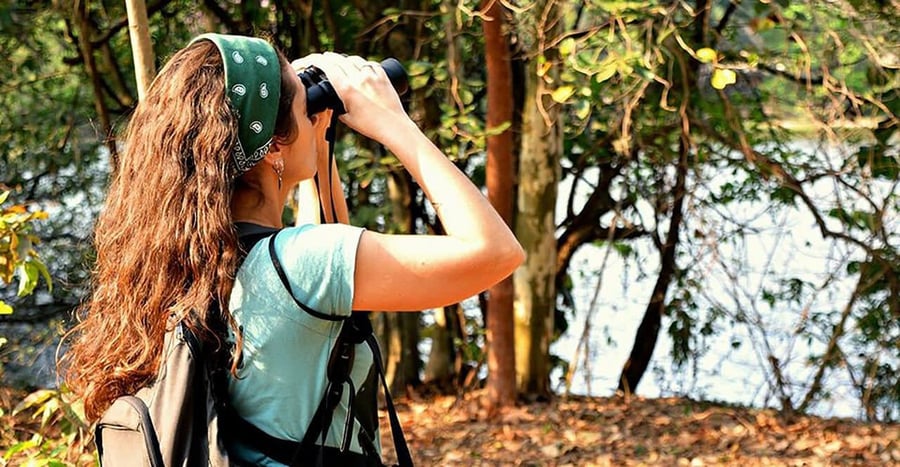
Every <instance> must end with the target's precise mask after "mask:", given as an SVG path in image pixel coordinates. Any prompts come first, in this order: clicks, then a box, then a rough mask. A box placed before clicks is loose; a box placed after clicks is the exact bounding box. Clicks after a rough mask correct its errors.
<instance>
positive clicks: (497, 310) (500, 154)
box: [482, 0, 516, 408]
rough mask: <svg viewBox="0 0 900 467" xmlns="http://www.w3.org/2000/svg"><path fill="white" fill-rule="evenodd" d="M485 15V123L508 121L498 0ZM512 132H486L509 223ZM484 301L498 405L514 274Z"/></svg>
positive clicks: (504, 386)
mask: <svg viewBox="0 0 900 467" xmlns="http://www.w3.org/2000/svg"><path fill="white" fill-rule="evenodd" d="M485 3H486V4H487V5H488V9H487V11H486V12H485V13H486V15H487V17H486V18H484V21H483V22H482V27H483V29H484V42H485V46H484V49H485V50H484V52H485V61H486V62H487V128H488V129H492V128H497V127H499V126H501V125H509V124H511V123H512V118H513V106H514V102H513V95H512V84H513V83H512V67H511V65H510V52H509V47H510V44H509V39H508V37H507V32H506V31H505V28H506V25H505V20H504V15H505V14H506V12H505V11H504V10H505V9H504V8H503V6H502V4H501V3H500V2H499V1H496V0H485V2H483V3H482V5H483V6H484V5H485ZM514 167H515V166H514V155H513V134H512V130H511V128H507V129H506V130H504V131H503V132H502V133H500V134H496V135H492V136H488V138H487V168H486V174H487V191H488V199H489V200H490V202H491V205H493V206H494V209H496V210H497V213H498V214H500V217H502V218H503V220H505V221H506V223H507V225H509V226H510V227H512V223H513V207H514V200H513V189H514V186H513V181H514V177H515V168H514ZM489 296H490V297H489V301H488V304H487V315H488V319H487V323H486V324H487V354H488V355H487V356H488V380H487V389H488V402H489V404H490V405H491V406H492V407H495V408H499V407H504V406H509V405H513V404H514V403H515V399H516V359H515V343H514V342H515V340H514V337H515V333H514V331H513V280H512V277H508V278H506V279H504V280H503V281H501V282H500V283H499V284H497V285H495V286H494V287H491V289H490V290H489Z"/></svg>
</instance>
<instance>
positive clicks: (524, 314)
mask: <svg viewBox="0 0 900 467" xmlns="http://www.w3.org/2000/svg"><path fill="white" fill-rule="evenodd" d="M530 11H531V13H530V14H532V15H534V17H535V18H534V21H530V23H531V24H536V27H535V29H534V30H530V31H529V30H524V31H520V33H521V35H522V36H523V37H524V38H525V40H526V41H527V40H528V37H527V36H528V35H532V37H533V38H532V42H534V44H533V47H529V46H528V45H527V44H526V46H525V49H526V50H543V51H544V55H545V56H546V57H547V63H554V61H555V57H553V56H550V53H551V52H553V51H552V50H548V49H545V48H544V47H545V43H544V39H545V38H548V37H556V34H555V33H554V31H555V30H556V29H557V28H558V24H559V21H558V18H557V15H558V9H557V8H556V6H555V2H554V1H553V0H549V1H541V2H537V3H536V4H535V5H534V7H533V8H532V9H531V10H530ZM527 23H528V22H526V24H527ZM534 37H536V39H534ZM535 48H536V49H535ZM526 70H527V71H526V73H525V78H524V81H525V102H524V105H523V111H522V112H523V116H522V131H521V133H522V137H521V138H522V139H521V148H520V150H519V157H520V160H519V173H520V174H523V177H522V178H521V179H520V180H519V193H518V208H519V212H518V213H517V215H516V222H515V232H516V236H517V237H518V239H519V242H520V243H521V244H522V247H523V248H524V249H525V251H526V252H527V253H528V257H527V258H526V260H525V262H524V264H523V265H522V266H521V267H520V268H519V269H518V270H517V271H516V272H515V274H514V276H513V281H514V288H515V303H514V315H515V346H516V357H517V358H516V385H517V388H518V391H519V392H520V393H521V394H522V395H524V396H526V397H528V398H545V397H549V395H550V340H551V338H552V336H553V314H554V312H555V310H556V287H555V284H554V282H555V281H554V280H555V276H556V238H555V235H554V234H555V227H556V226H555V223H554V210H555V206H556V193H557V185H558V184H559V177H560V174H559V172H560V169H559V162H560V156H561V153H562V134H561V132H562V126H561V124H560V122H559V121H558V120H559V118H558V111H557V110H556V109H555V108H554V106H553V104H552V102H551V101H550V99H549V98H548V97H547V96H548V94H549V93H550V92H551V91H552V90H551V89H548V84H547V81H545V78H551V77H553V76H554V75H556V74H558V71H557V70H556V69H555V67H551V68H550V69H549V70H547V71H546V74H545V75H544V77H542V76H539V75H538V62H537V60H534V59H532V60H530V61H529V63H528V65H527V68H526ZM524 174H527V175H524Z"/></svg>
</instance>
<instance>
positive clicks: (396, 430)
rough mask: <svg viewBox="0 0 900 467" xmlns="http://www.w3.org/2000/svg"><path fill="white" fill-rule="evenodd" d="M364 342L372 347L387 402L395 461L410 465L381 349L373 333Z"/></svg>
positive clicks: (373, 357) (402, 464) (407, 447)
mask: <svg viewBox="0 0 900 467" xmlns="http://www.w3.org/2000/svg"><path fill="white" fill-rule="evenodd" d="M366 343H367V344H369V348H370V349H372V359H373V360H374V361H375V367H376V369H377V370H378V378H379V379H380V380H381V387H382V388H383V389H384V400H385V402H386V403H387V409H388V415H389V418H390V420H391V437H392V438H393V439H394V449H395V450H396V451H397V462H399V465H400V467H412V465H413V462H412V456H411V455H410V454H409V446H407V445H406V437H405V436H404V435H403V427H402V426H401V425H400V417H398V416H397V409H396V408H395V407H394V400H393V399H392V398H391V390H390V389H389V388H388V386H387V380H386V379H385V378H384V366H383V365H382V363H381V350H379V348H378V341H377V340H375V334H374V333H372V334H369V336H368V337H366Z"/></svg>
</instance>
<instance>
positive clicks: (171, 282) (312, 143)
mask: <svg viewBox="0 0 900 467" xmlns="http://www.w3.org/2000/svg"><path fill="white" fill-rule="evenodd" d="M297 65H298V66H302V67H305V66H315V67H317V68H319V69H320V70H321V71H323V72H324V73H325V74H326V75H327V77H328V79H329V81H330V82H331V83H332V85H333V86H334V88H335V90H336V91H337V94H338V95H339V96H340V98H341V100H342V102H343V104H344V107H345V108H346V111H347V112H346V113H345V114H344V115H342V116H341V121H342V122H343V123H344V124H346V125H347V126H349V127H350V128H351V129H353V130H355V131H357V132H359V133H360V134H362V135H364V136H367V137H369V138H372V139H374V140H376V141H378V142H380V143H381V144H383V145H384V146H385V147H386V148H387V149H388V150H390V151H391V152H393V153H394V154H395V155H396V156H397V157H398V159H399V160H400V161H401V162H402V163H403V165H404V167H405V168H406V169H407V170H408V171H409V173H410V174H411V175H412V176H413V178H414V179H415V180H416V181H417V182H418V183H419V184H420V186H421V187H422V189H423V190H424V191H425V194H426V196H427V197H428V199H429V200H430V201H431V203H432V205H433V206H434V209H435V211H436V212H437V215H438V216H439V217H440V219H441V222H442V224H443V226H444V228H445V230H446V232H447V233H446V235H440V236H435V235H385V234H380V233H376V232H371V231H366V230H363V229H361V228H357V227H352V226H350V225H346V224H323V225H315V224H307V225H303V226H300V227H291V228H283V227H284V226H283V225H282V210H283V206H284V204H285V201H286V199H287V197H288V195H289V193H291V190H292V189H293V188H294V187H295V186H296V185H297V184H298V183H301V182H303V183H305V184H308V183H309V181H310V180H311V179H312V178H313V177H314V175H315V174H316V172H317V171H323V170H324V169H327V168H328V161H327V143H326V142H325V140H324V134H325V130H326V128H327V126H328V123H329V116H330V115H329V113H328V112H324V113H321V114H317V115H313V116H311V117H309V116H307V110H306V89H305V87H304V85H303V83H302V82H301V81H300V79H298V77H297V75H296V72H295V70H294V69H292V68H291V66H290V65H289V64H288V63H287V61H286V60H285V59H284V58H283V57H282V56H281V55H280V54H279V53H277V52H276V51H275V50H274V48H272V47H271V46H270V45H268V44H267V43H265V42H264V41H262V40H259V39H253V38H246V37H240V36H223V35H203V36H200V37H198V38H197V39H195V40H194V41H192V42H191V44H189V45H188V46H187V47H186V48H184V49H183V50H181V51H179V52H178V53H176V54H175V55H174V56H173V57H172V58H171V60H169V62H168V63H167V64H166V65H165V67H164V68H163V69H162V70H161V71H160V73H159V76H157V78H156V80H155V81H154V82H153V84H152V85H151V87H150V89H149V90H148V93H147V95H146V98H145V100H144V101H142V102H141V103H140V104H139V105H138V107H137V109H136V110H135V112H134V115H133V117H132V118H131V120H130V122H129V124H128V127H127V129H126V132H125V136H124V144H123V148H124V149H123V152H122V153H121V156H120V158H119V161H118V167H117V170H116V171H115V174H114V176H113V179H112V182H111V184H110V187H109V192H108V198H107V201H106V205H105V207H104V209H103V212H102V213H101V215H100V218H99V219H98V222H97V225H96V232H95V245H96V251H97V261H96V268H95V271H94V284H93V292H92V295H91V297H90V299H89V300H88V302H87V303H86V305H85V306H84V308H83V310H82V313H81V320H80V322H79V323H78V324H77V326H76V327H75V329H74V330H73V336H74V341H73V344H72V347H71V348H70V350H69V351H68V352H67V353H66V354H65V356H64V362H63V369H64V371H65V376H66V381H67V383H68V385H69V387H70V388H71V389H72V390H73V391H75V392H76V393H77V394H79V395H81V396H82V397H83V398H84V401H85V409H86V414H87V417H88V418H89V419H90V420H92V421H94V420H96V419H97V418H98V417H99V415H100V414H101V413H102V412H103V410H104V409H105V408H106V407H107V406H108V405H109V404H110V402H111V401H112V400H113V399H114V398H115V397H117V396H119V395H121V394H126V393H132V392H134V391H135V390H136V389H137V388H140V387H142V386H144V385H146V384H148V383H149V382H151V381H152V380H153V378H154V376H155V372H156V370H157V365H158V362H159V360H160V349H161V346H162V339H163V335H164V333H165V331H166V329H169V328H171V326H173V323H176V322H177V321H179V320H182V319H189V320H190V321H189V322H190V324H191V326H192V327H193V328H194V329H195V330H196V331H197V332H198V334H199V335H200V336H201V337H202V338H203V339H204V340H205V341H207V342H214V343H217V342H219V339H218V337H219V336H217V334H216V332H215V331H214V330H215V329H217V326H216V325H217V324H220V323H227V324H228V326H229V328H230V330H231V336H233V338H234V340H235V341H236V344H237V345H236V346H235V347H236V351H235V353H236V355H235V357H236V358H234V359H233V361H234V365H233V366H232V376H233V377H232V378H231V380H230V383H229V396H230V401H231V403H232V404H233V406H234V408H235V410H236V412H237V413H238V414H239V415H240V416H241V417H243V418H244V419H246V420H247V421H249V422H251V423H252V424H253V425H255V426H257V427H259V428H260V429H261V430H263V431H264V432H266V433H268V434H269V435H272V436H275V437H277V438H280V439H287V440H293V441H300V440H301V439H303V436H304V434H305V431H306V428H307V426H308V425H309V423H310V420H311V418H312V417H313V412H314V411H315V410H316V408H317V406H318V405H319V402H320V400H321V398H322V394H323V392H324V391H325V372H326V371H327V360H328V357H329V354H330V352H331V349H332V347H333V346H334V342H335V339H336V338H337V336H338V334H339V333H340V330H341V319H342V318H345V317H347V316H350V315H351V312H352V311H355V310H380V311H401V310H421V309H426V308H433V307H439V306H442V305H446V304H449V303H453V302H456V301H459V300H462V299H464V298H466V297H469V296H471V295H473V294H476V293H478V292H480V291H481V290H484V289H486V288H488V287H490V286H491V285H493V284H495V283H496V282H498V281H500V280H501V279H503V278H504V277H506V276H508V275H509V274H510V273H511V272H512V271H513V270H514V269H515V268H516V267H517V266H518V265H519V264H520V263H521V262H522V260H523V256H524V254H523V252H522V249H521V247H520V246H519V244H518V242H517V241H516V239H515V238H514V236H513V235H512V233H511V232H510V231H509V229H508V228H507V226H506V225H505V223H504V222H503V220H502V219H501V218H500V217H499V216H498V215H497V214H496V212H495V211H494V210H493V209H492V208H491V206H490V204H489V203H488V202H487V201H486V199H485V198H484V196H482V194H481V193H480V192H479V190H478V188H476V187H475V186H474V185H473V184H472V183H471V182H470V181H469V180H468V179H467V178H466V177H465V175H463V174H462V173H461V172H460V171H459V170H458V169H457V168H456V167H455V166H454V165H453V164H452V163H450V161H448V160H447V159H446V158H445V157H444V155H443V154H442V153H441V151H440V150H438V149H437V148H436V147H435V146H434V145H433V144H432V143H431V142H430V141H429V140H428V139H427V138H426V137H425V136H424V135H423V134H422V132H421V131H420V130H419V128H418V127H417V126H416V125H415V124H414V123H413V122H412V121H411V119H410V118H409V117H408V116H407V115H406V113H405V112H404V110H403V108H402V106H401V104H400V101H399V98H398V96H397V94H396V92H395V91H394V90H393V88H392V87H391V84H390V82H389V81H388V79H387V77H386V75H385V73H384V70H382V69H381V67H379V66H377V65H376V64H373V63H369V62H366V61H365V60H363V59H361V58H359V57H344V56H341V55H337V54H331V53H325V54H314V55H311V56H309V57H306V58H305V59H303V60H301V61H298V63H297ZM335 180H337V178H336V177H335ZM338 187H339V185H338ZM333 194H335V195H337V196H336V199H337V206H336V208H337V209H336V211H337V212H338V217H339V219H338V220H342V221H345V222H346V220H347V219H346V217H347V216H346V205H345V204H344V202H343V197H342V193H341V191H340V189H339V188H337V189H335V190H334V192H333ZM330 198H332V196H331V194H328V195H326V196H323V199H330ZM302 208H304V209H307V210H310V211H313V212H317V211H318V210H319V207H318V206H310V205H306V206H302ZM324 211H325V212H329V211H330V209H325V210H324ZM260 231H262V232H264V233H275V232H277V235H273V236H272V237H270V238H266V239H264V240H261V241H259V242H258V243H257V244H256V246H253V247H252V248H251V247H249V246H248V247H247V248H246V249H247V250H249V251H243V250H242V249H241V247H240V245H239V238H238V237H239V234H242V233H247V232H251V233H252V232H260ZM272 256H274V257H275V258H276V259H277V261H278V262H279V263H280V265H281V266H282V268H283V271H284V273H285V276H286V279H285V282H286V284H284V285H283V284H282V282H281V281H280V280H279V276H278V274H277V271H276V269H275V268H274V267H273V262H272ZM298 302H299V303H298ZM219 304H228V306H227V307H226V306H222V307H219V306H218V305H219ZM298 304H299V305H300V306H298ZM219 309H221V310H222V311H221V312H219V311H216V310H219ZM307 309H309V310H313V311H314V312H308V310H307ZM371 362H372V355H371V353H368V354H363V355H360V354H359V353H358V354H357V356H356V359H355V362H354V366H353V368H352V371H351V379H352V380H353V382H354V383H356V384H355V386H356V387H357V388H359V387H360V386H364V383H365V381H366V380H367V379H371V378H370V376H371V371H370V367H371ZM344 409H346V407H344ZM349 423H350V424H351V425H352V426H351V427H350V428H351V429H350V431H349V433H347V432H342V427H339V426H333V427H332V429H331V431H329V433H328V434H327V435H326V436H323V438H324V443H325V444H326V445H328V446H332V447H337V448H341V449H342V450H343V449H345V448H347V449H349V450H350V451H352V452H355V453H362V452H363V448H362V447H361V446H360V442H359V439H358V435H359V433H358V432H359V431H360V429H361V428H360V427H359V426H358V425H359V423H357V422H356V421H354V420H350V421H349ZM369 434H370V435H375V436H374V439H375V443H376V444H377V432H376V433H369ZM348 435H349V436H350V437H349V438H348ZM321 442H322V440H320V443H321ZM232 454H233V455H234V456H235V457H236V458H238V459H239V460H241V461H243V462H247V463H256V464H277V463H275V462H274V461H272V459H268V458H266V457H265V456H263V455H261V454H260V453H259V452H255V451H254V449H253V448H252V446H246V445H241V443H236V445H235V446H234V449H233V453H232Z"/></svg>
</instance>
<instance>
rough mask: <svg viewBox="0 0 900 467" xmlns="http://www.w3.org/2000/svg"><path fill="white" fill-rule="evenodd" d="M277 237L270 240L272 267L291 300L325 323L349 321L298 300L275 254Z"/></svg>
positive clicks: (344, 317)
mask: <svg viewBox="0 0 900 467" xmlns="http://www.w3.org/2000/svg"><path fill="white" fill-rule="evenodd" d="M277 236H278V234H275V235H272V237H271V238H270V239H269V257H271V258H272V265H273V266H275V272H276V273H277V274H278V278H279V279H281V283H282V284H283V285H284V288H285V289H286V290H287V292H288V294H290V296H291V298H292V299H293V300H294V303H296V304H297V305H298V306H299V307H300V308H302V309H303V311H305V312H307V313H309V314H310V315H312V316H315V317H316V318H319V319H324V320H325V321H344V320H345V319H347V318H348V317H347V316H335V315H329V314H327V313H322V312H319V311H316V310H313V309H312V308H310V307H308V306H306V304H304V303H303V302H301V301H300V300H297V297H295V296H294V293H293V292H292V290H293V289H291V283H290V282H288V278H287V274H285V273H284V268H282V267H281V262H280V261H278V254H277V253H276V252H275V238H276V237H277Z"/></svg>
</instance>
